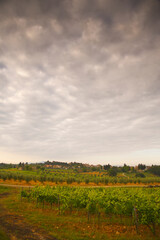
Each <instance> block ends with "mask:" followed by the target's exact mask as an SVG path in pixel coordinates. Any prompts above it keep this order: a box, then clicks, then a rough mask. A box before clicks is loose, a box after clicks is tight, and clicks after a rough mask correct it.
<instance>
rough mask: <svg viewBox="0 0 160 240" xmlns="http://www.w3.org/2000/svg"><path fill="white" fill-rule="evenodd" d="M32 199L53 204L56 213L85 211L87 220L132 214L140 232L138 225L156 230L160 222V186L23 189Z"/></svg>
mask: <svg viewBox="0 0 160 240" xmlns="http://www.w3.org/2000/svg"><path fill="white" fill-rule="evenodd" d="M26 198H27V199H28V200H29V201H33V202H34V203H35V204H36V205H37V207H43V208H44V207H45V206H47V207H50V208H51V209H54V212H55V211H57V214H72V215H73V214H76V213H77V212H78V213H80V212H81V213H83V214H86V218H87V219H88V222H89V221H90V219H91V218H92V216H97V224H100V221H101V217H102V216H103V219H105V216H106V217H108V216H117V217H121V218H123V217H130V218H131V219H132V224H135V226H136V230H137V233H138V228H139V225H147V226H148V227H149V228H150V229H151V231H152V232H153V233H154V234H155V233H156V227H157V226H159V224H160V189H159V188H141V189H133V188H130V189H129V188H115V189H113V188H107V189H106V188H81V187H64V186H63V187H60V186H58V187H50V186H46V187H40V186H37V187H35V188H33V189H30V190H22V191H21V200H22V201H23V200H24V199H26Z"/></svg>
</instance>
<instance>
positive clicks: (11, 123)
mask: <svg viewBox="0 0 160 240" xmlns="http://www.w3.org/2000/svg"><path fill="white" fill-rule="evenodd" d="M45 160H50V161H53V160H59V161H66V162H70V161H76V162H83V163H93V164H99V163H100V164H107V163H110V164H113V165H121V164H124V163H127V164H130V165H136V164H137V163H145V164H148V165H150V164H160V1H158V0H114V1H113V0H45V1H44V0H10V1H9V0H0V162H20V161H22V162H23V161H28V162H38V161H45Z"/></svg>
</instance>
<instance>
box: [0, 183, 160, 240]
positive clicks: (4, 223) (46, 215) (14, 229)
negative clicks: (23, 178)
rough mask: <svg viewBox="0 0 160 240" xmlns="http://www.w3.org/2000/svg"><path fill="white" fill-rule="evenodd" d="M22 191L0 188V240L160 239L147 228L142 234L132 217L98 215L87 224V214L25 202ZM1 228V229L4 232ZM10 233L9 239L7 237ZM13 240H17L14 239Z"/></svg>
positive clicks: (144, 228)
mask: <svg viewBox="0 0 160 240" xmlns="http://www.w3.org/2000/svg"><path fill="white" fill-rule="evenodd" d="M20 191H21V189H20V188H5V187H0V209H1V210H0V234H1V235H0V236H2V237H1V238H0V239H4V240H5V239H6V240H7V239H17V240H21V239H22V240H27V239H42V237H43V239H46V240H47V239H48V240H49V239H53V240H54V239H57V240H89V239H96V240H102V239H103V240H105V239H106V240H115V239H116V240H128V239H130V240H133V239H136V240H142V239H143V240H151V239H155V240H159V239H160V231H159V229H158V228H157V229H156V236H154V235H153V233H152V232H151V231H150V229H149V228H147V227H146V226H143V225H141V226H139V234H137V232H136V228H135V225H134V224H133V221H132V219H131V218H130V217H123V219H121V218H120V217H118V216H108V218H106V217H105V218H104V217H103V216H102V217H101V221H100V223H99V222H98V219H97V217H96V216H95V215H93V216H92V217H91V220H90V221H89V222H88V220H87V216H86V213H85V212H79V211H75V212H73V214H71V213H70V211H68V212H66V211H65V212H64V213H63V212H61V213H60V214H59V213H58V211H57V210H55V209H52V210H51V208H50V206H49V205H45V206H44V208H43V206H42V205H39V206H37V205H36V204H35V202H31V201H29V202H28V201H27V200H25V199H23V200H22V201H21V197H20ZM1 229H2V230H1ZM5 234H7V235H8V236H9V238H7V236H6V235H5ZM13 237H14V238H13Z"/></svg>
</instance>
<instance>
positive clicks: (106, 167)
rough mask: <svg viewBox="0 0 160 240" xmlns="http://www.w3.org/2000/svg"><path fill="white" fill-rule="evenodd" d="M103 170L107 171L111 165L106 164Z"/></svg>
mask: <svg viewBox="0 0 160 240" xmlns="http://www.w3.org/2000/svg"><path fill="white" fill-rule="evenodd" d="M103 167H104V170H109V169H110V168H111V165H110V164H107V165H104V166H103Z"/></svg>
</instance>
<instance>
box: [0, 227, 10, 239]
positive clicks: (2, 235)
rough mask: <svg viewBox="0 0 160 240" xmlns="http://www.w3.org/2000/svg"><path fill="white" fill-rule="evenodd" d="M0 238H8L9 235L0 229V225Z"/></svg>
mask: <svg viewBox="0 0 160 240" xmlns="http://www.w3.org/2000/svg"><path fill="white" fill-rule="evenodd" d="M0 239H1V240H10V239H9V237H8V236H7V235H6V233H5V232H4V231H3V230H2V228H1V227H0Z"/></svg>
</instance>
